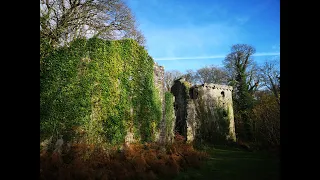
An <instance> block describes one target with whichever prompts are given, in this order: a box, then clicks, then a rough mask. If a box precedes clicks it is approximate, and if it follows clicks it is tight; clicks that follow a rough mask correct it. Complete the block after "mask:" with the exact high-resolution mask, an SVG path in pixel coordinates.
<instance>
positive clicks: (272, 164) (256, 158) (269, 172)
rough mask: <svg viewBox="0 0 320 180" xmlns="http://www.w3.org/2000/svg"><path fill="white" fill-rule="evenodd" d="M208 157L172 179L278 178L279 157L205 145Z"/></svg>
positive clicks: (249, 179)
mask: <svg viewBox="0 0 320 180" xmlns="http://www.w3.org/2000/svg"><path fill="white" fill-rule="evenodd" d="M206 151H207V152H208V153H209V155H210V157H209V159H208V160H207V161H206V162H205V163H204V165H203V166H202V167H201V168H200V169H189V170H187V171H185V172H181V173H180V174H179V175H178V176H177V177H176V178H174V180H186V179H190V180H192V179H197V180H198V179H201V180H202V179H203V180H204V179H215V180H277V179H280V160H279V158H277V157H275V156H272V155H270V154H267V153H263V152H248V151H243V150H238V149H235V148H225V147H216V146H215V148H213V147H212V146H211V147H207V148H206Z"/></svg>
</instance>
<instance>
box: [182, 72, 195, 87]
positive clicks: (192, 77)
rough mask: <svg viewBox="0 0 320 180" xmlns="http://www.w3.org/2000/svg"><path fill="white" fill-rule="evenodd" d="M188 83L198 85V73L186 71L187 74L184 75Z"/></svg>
mask: <svg viewBox="0 0 320 180" xmlns="http://www.w3.org/2000/svg"><path fill="white" fill-rule="evenodd" d="M183 77H184V78H185V80H186V81H188V82H189V83H191V84H196V83H197V78H196V72H195V71H193V70H192V69H188V70H186V73H185V74H184V75H183Z"/></svg>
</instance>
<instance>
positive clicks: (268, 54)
mask: <svg viewBox="0 0 320 180" xmlns="http://www.w3.org/2000/svg"><path fill="white" fill-rule="evenodd" d="M278 55H280V53H279V52H262V53H256V54H253V55H252V56H278ZM225 57H226V55H215V56H194V57H160V58H154V60H157V61H171V60H187V59H219V58H225Z"/></svg>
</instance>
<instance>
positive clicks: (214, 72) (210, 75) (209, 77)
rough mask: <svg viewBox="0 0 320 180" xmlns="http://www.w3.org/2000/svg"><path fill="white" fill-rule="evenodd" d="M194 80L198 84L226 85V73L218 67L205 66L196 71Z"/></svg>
mask: <svg viewBox="0 0 320 180" xmlns="http://www.w3.org/2000/svg"><path fill="white" fill-rule="evenodd" d="M195 76H196V80H197V82H198V83H201V84H203V83H216V84H227V73H226V72H225V71H224V70H223V69H222V68H219V67H216V66H213V65H211V66H207V67H203V68H200V69H198V70H197V72H196V75H195Z"/></svg>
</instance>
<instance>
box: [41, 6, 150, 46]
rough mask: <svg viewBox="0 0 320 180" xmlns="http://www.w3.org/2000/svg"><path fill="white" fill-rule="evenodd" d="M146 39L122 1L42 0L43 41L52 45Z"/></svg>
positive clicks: (142, 42) (143, 40) (141, 42)
mask: <svg viewBox="0 0 320 180" xmlns="http://www.w3.org/2000/svg"><path fill="white" fill-rule="evenodd" d="M92 36H98V37H100V38H103V39H110V40H113V39H121V38H133V39H135V40H137V41H138V42H139V43H140V44H141V45H144V43H145V39H144V37H143V35H142V33H141V32H140V31H139V30H137V24H136V21H135V18H134V16H133V15H132V13H131V10H130V9H129V8H128V6H127V5H126V4H125V3H124V2H123V0H40V38H46V39H48V41H49V42H50V43H51V45H53V46H60V45H64V44H67V43H68V42H70V41H72V40H73V39H75V38H79V37H92Z"/></svg>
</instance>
